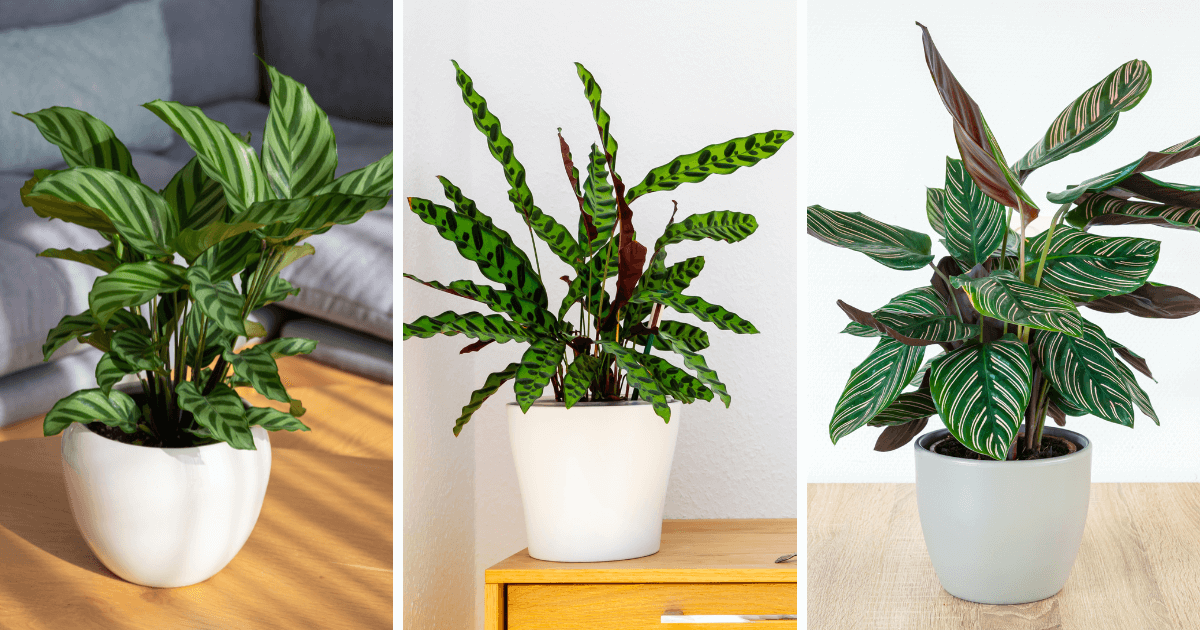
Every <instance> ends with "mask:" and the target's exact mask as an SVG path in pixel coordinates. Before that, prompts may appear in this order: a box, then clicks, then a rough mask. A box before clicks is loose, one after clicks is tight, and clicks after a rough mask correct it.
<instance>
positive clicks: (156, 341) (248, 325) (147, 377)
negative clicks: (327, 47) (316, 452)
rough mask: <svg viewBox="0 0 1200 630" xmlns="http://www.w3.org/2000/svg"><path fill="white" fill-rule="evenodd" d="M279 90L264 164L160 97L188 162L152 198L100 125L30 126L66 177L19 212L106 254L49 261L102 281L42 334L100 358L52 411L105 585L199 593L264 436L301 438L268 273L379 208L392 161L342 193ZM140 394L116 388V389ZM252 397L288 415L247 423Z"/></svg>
mask: <svg viewBox="0 0 1200 630" xmlns="http://www.w3.org/2000/svg"><path fill="white" fill-rule="evenodd" d="M267 70H268V73H269V75H270V78H271V83H272V89H271V95H270V111H269V114H268V117H267V123H266V128H265V130H264V136H263V150H262V155H261V156H260V155H257V154H256V153H255V151H254V149H252V148H251V147H250V145H249V144H248V139H243V138H241V137H239V136H237V135H235V134H233V133H232V132H231V131H230V130H229V128H228V127H226V126H225V125H224V124H222V123H218V122H215V121H212V120H210V119H209V118H208V117H206V116H205V115H204V114H203V113H202V112H201V111H200V109H199V108H196V107H189V106H185V105H181V104H179V103H175V102H166V101H161V100H159V101H153V102H151V103H147V104H145V105H144V107H146V108H147V109H149V110H150V111H151V112H153V113H154V114H155V115H157V116H158V117H159V118H161V119H162V120H163V121H164V122H166V123H167V124H168V125H169V126H170V127H171V128H172V129H174V130H175V131H176V132H177V133H178V134H179V135H180V136H181V137H182V138H183V139H184V140H185V141H186V142H187V143H188V145H189V146H190V147H192V149H193V150H195V152H196V157H194V158H192V159H191V160H190V161H189V162H188V163H187V164H186V165H185V166H184V167H183V168H182V169H180V170H179V172H178V173H176V174H175V176H174V177H173V178H172V179H171V181H170V183H169V184H167V186H166V187H165V188H164V189H163V190H161V191H155V190H153V189H151V188H149V187H148V186H146V185H144V184H142V183H141V181H140V179H139V177H138V174H137V172H136V170H135V169H134V167H133V164H132V162H131V160H130V154H129V151H128V150H127V149H126V147H125V146H124V145H123V144H122V143H121V141H120V140H118V139H117V138H116V137H115V136H114V134H113V132H112V130H111V129H110V128H109V127H108V125H106V124H104V123H103V122H101V121H100V120H98V119H96V118H94V117H92V116H91V115H89V114H87V113H85V112H82V111H78V110H75V109H71V108H66V107H52V108H49V109H44V110H41V111H39V112H35V113H29V114H23V116H24V117H25V118H26V119H28V120H29V121H31V122H33V123H34V124H35V125H37V127H38V129H39V131H40V132H41V133H42V135H43V136H44V137H45V138H46V139H47V140H48V141H50V142H51V143H53V144H55V145H56V146H58V147H59V148H60V149H61V150H62V155H63V159H64V160H65V161H66V163H67V168H66V169H64V170H60V171H47V170H39V171H37V172H36V173H35V176H34V177H33V178H32V179H30V180H29V181H28V182H27V183H26V184H25V186H24V187H23V188H22V189H21V200H22V202H23V203H24V204H25V205H26V206H28V207H31V208H33V210H34V212H36V213H37V214H38V215H39V216H42V217H46V218H48V219H60V220H63V221H68V222H71V223H77V224H79V225H83V226H85V227H88V228H91V229H95V230H96V231H98V232H99V233H100V234H101V235H102V236H103V237H104V238H105V239H106V240H107V241H108V244H107V245H106V246H104V247H103V248H100V249H94V250H84V251H77V250H70V249H50V250H46V251H44V252H42V253H41V254H39V255H41V256H47V257H53V258H61V259H66V260H71V261H76V262H80V263H83V264H87V265H91V266H93V267H97V268H99V269H101V270H102V271H104V272H105V275H103V276H101V277H99V278H98V279H97V280H96V282H95V284H94V285H93V287H92V290H91V292H90V293H89V295H88V305H89V308H88V309H87V310H86V311H84V312H83V313H80V314H77V315H70V316H67V317H64V318H63V319H62V321H61V322H60V323H59V324H58V326H56V327H55V328H54V329H53V330H51V331H50V333H49V335H48V336H47V340H46V343H45V346H44V347H43V351H44V354H45V358H46V359H47V360H49V358H50V356H51V355H52V354H54V352H55V351H56V350H58V349H59V348H60V347H62V345H63V344H65V343H66V342H67V341H69V340H72V339H77V340H79V341H80V342H82V343H87V344H90V345H92V346H95V347H96V348H98V349H100V350H101V351H103V352H104V355H103V356H102V358H101V359H100V362H99V364H98V365H97V367H96V381H97V383H98V385H99V387H97V388H95V389H87V390H82V391H78V392H75V393H73V394H71V395H69V396H67V397H66V398H64V399H62V400H61V401H59V402H58V403H57V404H55V405H54V407H53V409H51V410H50V412H49V413H48V414H47V415H46V418H45V421H44V433H45V435H47V436H50V435H56V434H58V433H64V435H63V440H62V452H63V462H64V465H63V470H64V473H65V475H66V479H67V488H68V491H69V492H68V493H69V497H70V501H71V506H72V511H73V512H74V514H75V517H76V521H77V522H78V524H79V526H80V529H81V531H82V532H83V535H84V538H85V540H87V542H88V544H89V546H90V547H91V548H92V550H93V551H94V552H95V553H96V555H97V556H98V557H99V558H100V560H101V561H102V562H103V563H104V564H105V565H106V566H108V567H109V568H110V569H111V570H112V571H113V572H114V573H116V574H117V575H119V576H121V577H123V578H125V579H126V580H129V581H131V582H136V583H139V584H144V585H148V586H160V587H172V586H184V585H187V584H193V583H196V582H199V581H202V580H205V579H207V578H209V577H211V576H212V575H213V574H215V573H216V572H218V571H220V570H221V569H222V568H223V567H224V566H225V565H226V564H228V562H229V561H230V560H231V559H232V558H233V556H234V555H235V554H236V553H237V551H238V550H239V549H240V548H241V546H242V544H244V543H245V541H246V538H247V537H248V536H249V535H250V531H251V530H252V529H253V527H254V523H255V521H256V520H257V518H258V513H259V510H260V508H261V507H262V500H263V496H264V494H265V492H266V485H267V478H268V475H269V472H270V461H271V460H270V442H269V439H268V433H267V432H268V431H276V430H288V431H295V430H304V431H307V430H308V428H307V427H305V426H304V424H303V423H302V422H301V421H300V420H299V419H298V417H299V416H301V415H302V414H303V413H304V407H303V406H302V404H301V403H300V401H299V400H295V399H293V398H291V397H290V396H289V395H288V393H287V391H286V390H285V389H284V387H283V384H282V382H281V381H280V378H279V374H278V372H277V368H276V365H275V358H277V357H279V356H284V355H296V354H303V353H307V352H311V351H312V350H313V348H314V347H315V345H316V343H315V342H313V341H311V340H306V339H294V338H287V339H276V340H273V341H267V342H265V343H262V344H259V345H256V346H253V347H250V348H245V349H242V350H241V351H240V352H235V343H234V342H235V340H236V339H237V338H238V337H255V336H261V335H263V334H265V332H264V331H262V330H261V326H259V325H258V324H256V323H254V322H253V321H251V320H249V319H247V316H248V315H249V314H250V312H251V311H253V310H255V309H257V308H260V307H261V306H263V305H265V304H268V303H271V302H275V301H278V300H282V299H283V298H285V297H286V296H287V295H289V294H293V293H296V292H297V289H294V288H293V287H292V286H291V285H290V284H289V283H288V282H287V281H286V280H283V279H282V278H280V277H279V270H280V269H282V268H284V267H285V266H287V265H288V264H289V263H291V262H292V261H294V260H296V259H298V258H300V257H302V256H306V255H309V254H312V253H314V251H315V250H314V248H313V247H312V245H309V244H307V243H303V242H302V241H303V240H304V239H306V238H307V237H308V236H311V235H313V234H320V233H322V232H325V231H327V230H329V229H330V228H331V227H332V226H333V225H335V224H339V223H340V224H348V223H353V222H355V221H357V220H358V219H360V218H361V217H362V216H363V215H364V214H365V213H366V212H369V211H372V210H378V209H380V208H382V207H384V206H385V205H386V204H387V202H388V198H389V191H390V189H391V155H390V154H389V155H388V156H387V157H385V158H383V159H382V160H380V161H379V162H376V163H375V164H372V165H370V166H367V167H365V168H363V169H360V170H357V171H353V172H351V173H347V174H345V175H343V176H342V177H338V178H336V179H335V177H334V169H335V168H336V165H337V151H336V147H335V140H334V135H333V131H332V129H331V128H330V127H329V122H328V120H327V118H326V116H325V113H324V112H323V111H321V109H320V108H319V107H317V105H316V103H314V102H313V101H312V99H311V98H310V97H309V95H308V91H307V90H306V89H305V88H304V86H303V85H301V84H300V83H298V82H296V81H294V80H292V79H291V78H289V77H287V76H284V75H282V74H280V73H279V72H277V71H276V70H275V69H274V68H272V67H270V66H268V67H267ZM130 374H135V375H137V376H138V379H139V383H138V386H136V387H134V388H123V387H118V386H117V383H118V381H120V380H122V379H123V378H124V377H125V376H126V375H130ZM237 386H251V387H253V388H254V389H255V390H256V391H257V392H259V393H260V394H262V395H263V396H266V397H267V398H270V399H272V400H276V401H280V402H283V403H286V404H288V405H289V411H288V412H283V411H279V410H276V409H273V408H267V407H250V406H248V405H245V404H244V403H243V401H242V400H241V399H240V398H239V397H238V395H237V393H236V392H235V391H234V389H233V387H237Z"/></svg>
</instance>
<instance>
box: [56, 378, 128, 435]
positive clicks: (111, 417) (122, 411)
mask: <svg viewBox="0 0 1200 630" xmlns="http://www.w3.org/2000/svg"><path fill="white" fill-rule="evenodd" d="M141 417H142V412H141V410H140V409H138V406H137V403H135V402H133V398H130V397H129V394H126V393H124V392H119V391H110V392H108V393H107V394H105V393H104V392H102V391H100V390H99V389H84V390H80V391H77V392H75V393H74V394H71V395H70V396H67V397H66V398H63V399H62V400H60V401H58V402H57V403H54V407H52V408H51V409H50V411H49V413H47V414H46V418H45V419H44V420H43V421H42V433H43V434H44V435H46V437H49V436H51V435H58V434H59V433H62V431H63V429H65V428H67V427H68V426H70V425H71V423H73V422H81V423H83V424H87V423H89V422H102V423H104V424H106V425H108V426H110V427H116V428H118V429H120V430H122V431H124V432H125V433H133V432H134V431H137V421H138V419H139V418H141Z"/></svg>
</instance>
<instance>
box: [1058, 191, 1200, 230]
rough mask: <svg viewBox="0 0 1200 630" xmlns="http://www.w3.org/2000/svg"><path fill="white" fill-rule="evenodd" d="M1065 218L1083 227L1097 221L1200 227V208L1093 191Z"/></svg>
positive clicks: (1102, 223)
mask: <svg viewBox="0 0 1200 630" xmlns="http://www.w3.org/2000/svg"><path fill="white" fill-rule="evenodd" d="M1065 219H1066V221H1067V223H1070V224H1071V225H1074V226H1075V227H1078V228H1080V229H1083V230H1087V229H1089V228H1091V227H1092V226H1093V225H1158V226H1162V227H1169V228H1175V229H1180V230H1196V231H1200V209H1196V208H1186V207H1183V206H1170V205H1163V204H1160V203H1147V202H1143V201H1129V200H1126V199H1121V198H1119V197H1113V196H1110V195H1105V194H1096V195H1089V196H1088V198H1087V199H1086V200H1085V201H1084V202H1083V203H1081V204H1079V205H1078V206H1076V207H1074V208H1072V209H1071V211H1070V212H1068V213H1067V214H1066V216H1065Z"/></svg>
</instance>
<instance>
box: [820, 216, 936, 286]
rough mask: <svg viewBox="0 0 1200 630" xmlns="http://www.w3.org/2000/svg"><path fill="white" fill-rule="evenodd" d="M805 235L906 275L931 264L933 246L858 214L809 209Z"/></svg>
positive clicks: (917, 236) (913, 234)
mask: <svg viewBox="0 0 1200 630" xmlns="http://www.w3.org/2000/svg"><path fill="white" fill-rule="evenodd" d="M808 234H809V236H814V237H816V238H817V239H818V240H821V241H824V242H826V243H829V244H830V245H836V246H838V247H845V248H846V249H852V250H854V251H856V252H862V253H864V254H866V255H867V256H870V257H871V258H872V259H874V260H875V261H876V262H878V263H880V264H882V265H884V266H887V267H891V268H892V269H900V270H902V271H909V270H912V269H920V268H921V267H924V266H925V265H928V264H929V263H931V262H933V254H930V253H929V252H930V249H932V247H933V242H932V241H930V240H929V237H928V236H926V235H924V234H921V233H919V232H913V231H912V230H906V229H904V228H902V227H896V226H894V225H888V224H887V223H883V222H881V221H876V220H875V219H872V218H871V217H868V216H867V215H865V214H863V213H861V212H839V211H837V210H827V209H825V208H822V207H821V206H809V207H808Z"/></svg>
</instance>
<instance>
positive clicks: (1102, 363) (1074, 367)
mask: <svg viewBox="0 0 1200 630" xmlns="http://www.w3.org/2000/svg"><path fill="white" fill-rule="evenodd" d="M1033 352H1034V356H1036V357H1037V359H1038V362H1039V363H1040V364H1041V366H1042V372H1043V374H1045V376H1046V378H1047V379H1049V380H1050V383H1051V384H1053V385H1054V389H1055V390H1056V391H1057V392H1058V393H1059V395H1060V396H1062V397H1064V398H1066V399H1067V401H1069V402H1070V403H1071V404H1072V405H1073V406H1075V407H1077V408H1079V409H1084V410H1086V411H1087V412H1088V413H1090V414H1092V415H1094V416H1096V417H1098V418H1103V419H1105V420H1108V421H1109V422H1115V423H1117V424H1121V425H1125V426H1127V427H1131V426H1133V402H1132V400H1131V398H1130V392H1129V387H1128V382H1127V381H1126V380H1125V378H1124V376H1123V375H1122V373H1121V369H1120V368H1121V366H1120V365H1119V363H1120V362H1119V361H1118V360H1117V358H1116V357H1115V356H1114V355H1113V351H1112V348H1110V347H1109V345H1108V341H1107V339H1106V337H1105V336H1104V332H1103V331H1101V330H1100V328H1099V327H1097V326H1096V325H1095V324H1093V323H1091V322H1089V321H1086V320H1084V322H1083V336H1082V337H1070V336H1067V335H1064V334H1061V333H1053V332H1040V333H1037V335H1036V336H1035V338H1034V340H1033Z"/></svg>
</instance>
